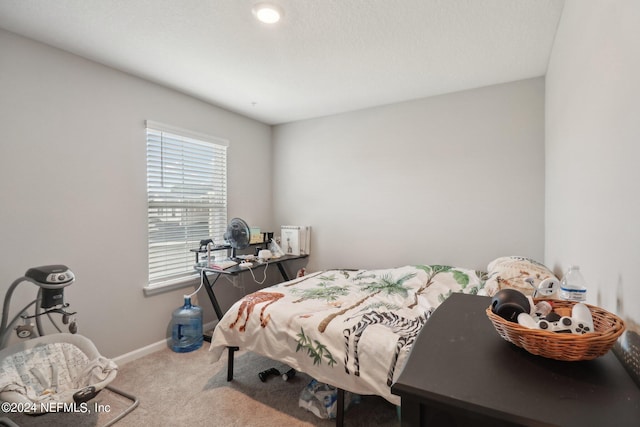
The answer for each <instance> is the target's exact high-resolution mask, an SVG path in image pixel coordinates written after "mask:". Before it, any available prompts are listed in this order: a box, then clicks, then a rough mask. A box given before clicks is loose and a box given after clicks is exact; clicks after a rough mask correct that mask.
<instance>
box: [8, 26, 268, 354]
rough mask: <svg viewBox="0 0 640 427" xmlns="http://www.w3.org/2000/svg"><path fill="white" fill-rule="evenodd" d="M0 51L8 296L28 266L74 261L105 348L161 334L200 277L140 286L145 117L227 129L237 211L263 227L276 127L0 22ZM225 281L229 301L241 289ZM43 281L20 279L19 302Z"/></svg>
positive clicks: (75, 290) (121, 349) (116, 349)
mask: <svg viewBox="0 0 640 427" xmlns="http://www.w3.org/2000/svg"><path fill="white" fill-rule="evenodd" d="M0 52H2V55H0V93H1V94H2V95H1V96H0V129H1V130H2V132H1V135H0V194H1V195H2V199H3V201H2V205H1V208H0V249H1V253H2V256H1V257H0V295H2V297H3V296H4V294H5V292H6V290H7V288H8V287H9V285H10V284H11V283H12V282H13V280H14V279H16V278H18V277H20V276H21V275H23V274H24V272H25V271H26V270H27V269H28V268H29V267H33V266H38V265H45V264H58V263H60V264H66V265H68V266H69V267H70V268H71V269H72V270H73V271H74V273H75V274H76V276H77V280H76V282H75V283H74V284H73V285H71V286H70V287H68V288H66V291H65V297H66V301H67V302H69V303H71V304H72V305H71V307H70V308H71V309H73V310H77V311H78V312H79V313H78V320H79V327H80V333H82V334H84V335H86V336H88V337H90V338H91V339H92V340H93V341H94V342H95V343H96V345H97V347H98V348H99V349H100V350H101V352H102V353H103V354H105V355H106V356H108V357H113V356H117V355H122V354H124V353H127V352H129V351H132V350H134V349H138V348H141V347H144V346H146V345H148V344H151V343H155V342H158V341H160V340H162V339H164V338H165V336H167V335H166V334H167V327H168V324H169V321H170V318H171V312H172V311H173V310H174V309H175V308H176V307H177V306H178V305H180V304H181V302H182V295H183V294H184V293H187V292H192V291H193V287H191V288H187V289H180V290H177V291H173V292H170V293H166V294H161V295H155V296H150V297H145V296H144V295H143V291H142V288H143V286H145V285H146V280H147V249H146V242H147V231H146V227H147V223H146V159H145V156H146V152H145V150H146V147H145V130H144V121H145V120H146V119H151V120H156V121H159V122H164V123H167V124H171V125H174V126H178V127H181V128H185V129H190V130H193V131H197V132H201V133H206V134H210V135H214V136H218V137H221V138H225V139H228V140H229V141H230V148H229V154H228V155H229V165H228V183H229V195H228V203H229V216H230V217H233V216H240V217H242V218H244V219H246V220H247V221H248V222H249V223H250V224H252V225H257V226H262V227H263V228H269V227H270V226H271V223H272V218H271V200H272V192H271V187H270V184H269V182H270V179H269V178H270V170H269V166H268V164H269V161H268V160H269V159H270V156H271V128H270V127H269V126H267V125H264V124H262V123H259V122H256V121H253V120H250V119H247V118H245V117H242V116H239V115H237V114H233V113H230V112H227V111H225V110H222V109H220V108H216V107H213V106H211V105H210V104H206V103H204V102H201V101H198V100H196V99H194V98H191V97H189V96H185V95H182V94H180V93H178V92H175V91H172V90H169V89H166V88H162V87H160V86H158V85H155V84H153V83H150V82H148V81H145V80H141V79H138V78H135V77H132V76H130V75H127V74H125V73H122V72H119V71H116V70H113V69H111V68H107V67H104V66H102V65H99V64H97V63H94V62H91V61H88V60H85V59H82V58H80V57H77V56H74V55H71V54H69V53H66V52H63V51H60V50H57V49H53V48H51V47H48V46H46V45H44V44H40V43H35V42H33V41H30V40H27V39H25V38H22V37H19V36H16V35H14V34H12V33H9V32H6V31H2V30H0ZM256 183H260V185H256ZM240 284H242V283H240ZM220 288H222V289H220V292H221V293H222V294H226V295H227V297H223V300H233V299H235V298H237V297H238V295H237V294H238V292H239V290H238V289H236V288H234V287H233V286H230V285H229V284H228V283H227V284H226V286H223V285H220ZM36 291H37V288H36V287H35V286H33V285H31V284H23V285H20V286H19V287H18V290H17V291H16V294H15V296H14V299H13V302H14V304H12V307H13V309H14V310H15V311H17V310H18V309H19V308H20V307H22V306H24V305H25V304H26V303H27V302H28V301H30V300H31V299H33V298H34V297H35V292H36ZM199 297H200V301H201V302H202V304H201V305H202V306H203V307H204V308H205V321H209V320H211V319H212V318H213V313H212V310H211V309H210V308H209V306H210V304H209V303H208V300H207V299H206V295H205V293H204V291H201V292H200V294H199ZM223 305H225V304H223ZM15 314H16V313H15V312H12V313H11V317H13V316H14V315H15ZM44 323H45V324H46V323H48V321H46V320H45V322H44Z"/></svg>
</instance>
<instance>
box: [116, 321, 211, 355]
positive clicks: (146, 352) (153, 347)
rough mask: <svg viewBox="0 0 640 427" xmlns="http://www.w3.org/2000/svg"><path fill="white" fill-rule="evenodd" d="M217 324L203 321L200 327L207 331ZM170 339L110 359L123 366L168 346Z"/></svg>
mask: <svg viewBox="0 0 640 427" xmlns="http://www.w3.org/2000/svg"><path fill="white" fill-rule="evenodd" d="M217 324H218V321H217V320H214V321H212V322H208V323H205V324H204V325H202V329H203V330H204V331H209V330H211V329H214V328H215V327H216V325H217ZM170 340H171V338H166V339H164V340H160V341H158V342H155V343H153V344H149V345H147V346H144V347H141V348H138V349H136V350H133V351H130V352H129V353H125V354H122V355H120V356H117V357H114V358H113V359H112V360H113V361H114V362H115V363H116V365H118V366H124V365H126V364H127V363H129V362H133V361H134V360H137V359H140V358H141V357H144V356H147V355H149V354H152V353H155V352H156V351H160V350H163V349H166V348H168V347H169V345H170V342H169V341H170ZM205 344H206V343H205Z"/></svg>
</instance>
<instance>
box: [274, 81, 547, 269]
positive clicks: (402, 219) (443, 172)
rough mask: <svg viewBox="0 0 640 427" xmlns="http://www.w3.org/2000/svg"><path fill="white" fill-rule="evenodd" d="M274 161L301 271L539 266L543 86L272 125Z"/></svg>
mask: <svg viewBox="0 0 640 427" xmlns="http://www.w3.org/2000/svg"><path fill="white" fill-rule="evenodd" d="M273 161H274V164H275V170H274V212H275V220H276V221H277V223H279V224H298V225H311V226H312V227H313V232H312V239H311V257H310V260H309V265H310V267H311V270H316V269H325V268H334V267H352V268H363V267H367V268H383V267H392V266H398V265H405V264H412V263H443V264H449V265H457V266H466V267H470V268H478V269H486V266H487V263H488V262H489V261H491V260H492V259H494V258H496V257H498V256H504V255H526V256H530V257H533V258H536V259H539V260H542V257H543V248H544V80H543V79H542V78H536V79H530V80H524V81H519V82H515V83H509V84H503V85H497V86H491V87H485V88H481V89H476V90H470V91H465V92H459V93H454V94H449V95H443V96H437V97H432V98H426V99H420V100H416V101H412V102H404V103H399V104H394V105H388V106H384V107H379V108H372V109H367V110H361V111H356V112H352V113H346V114H340V115H335V116H331V117H325V118H319V119H314V120H306V121H300V122H295V123H290V124H285V125H279V126H276V127H275V128H274V152H273Z"/></svg>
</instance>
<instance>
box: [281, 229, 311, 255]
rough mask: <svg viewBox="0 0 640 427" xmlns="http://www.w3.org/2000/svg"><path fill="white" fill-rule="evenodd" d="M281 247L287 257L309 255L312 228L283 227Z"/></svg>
mask: <svg viewBox="0 0 640 427" xmlns="http://www.w3.org/2000/svg"><path fill="white" fill-rule="evenodd" d="M280 247H281V248H282V251H283V252H284V254H285V255H296V256H298V255H309V249H310V247H311V227H310V226H306V225H305V226H300V225H283V226H282V227H281V229H280Z"/></svg>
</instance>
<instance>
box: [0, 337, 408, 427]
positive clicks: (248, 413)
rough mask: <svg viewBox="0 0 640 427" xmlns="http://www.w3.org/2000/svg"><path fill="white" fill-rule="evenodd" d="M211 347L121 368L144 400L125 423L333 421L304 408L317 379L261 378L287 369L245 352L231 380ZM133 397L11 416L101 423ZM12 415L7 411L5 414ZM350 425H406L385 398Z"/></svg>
mask: <svg viewBox="0 0 640 427" xmlns="http://www.w3.org/2000/svg"><path fill="white" fill-rule="evenodd" d="M208 348H209V347H208V344H207V343H205V345H204V346H203V348H201V349H200V350H197V351H194V352H191V353H184V354H179V353H174V352H172V351H171V350H170V349H168V348H167V349H164V350H162V351H159V352H156V353H154V354H151V355H149V356H146V357H143V358H141V359H138V360H136V361H133V362H131V363H128V364H127V365H125V366H123V367H121V368H120V370H119V373H118V377H117V378H116V379H115V380H114V381H113V382H112V383H111V385H112V386H114V387H117V388H119V389H121V390H123V391H125V392H128V393H130V394H133V395H135V396H136V397H137V398H138V399H139V401H140V404H139V406H138V408H136V409H135V410H134V411H133V412H131V413H130V414H129V415H127V416H126V417H125V418H123V419H122V420H121V421H119V422H118V423H117V424H116V426H117V427H127V426H131V427H140V426H160V425H162V426H186V425H193V426H200V425H216V426H238V427H250V426H260V427H263V426H264V427H270V426H273V427H282V426H285V425H286V426H327V427H329V426H333V425H335V421H334V420H322V419H320V418H318V417H316V416H315V415H313V414H312V413H311V412H308V411H306V410H305V409H302V408H300V407H299V406H298V398H299V396H300V392H301V391H302V389H303V388H304V387H305V386H306V385H307V384H308V383H309V381H310V380H311V379H310V378H309V377H308V376H307V375H305V374H301V373H298V374H297V375H296V376H294V377H293V378H292V379H291V380H289V381H283V380H282V378H280V377H271V378H269V379H268V380H267V381H266V382H264V383H263V382H261V381H260V379H259V378H258V372H260V371H263V370H265V369H268V368H271V367H275V368H276V369H278V370H279V371H281V372H283V371H285V370H286V369H287V367H286V366H284V365H282V364H279V363H277V362H273V361H271V360H269V359H266V358H263V357H261V356H258V355H256V354H253V353H244V352H238V353H236V357H235V369H234V380H233V381H232V382H227V378H226V376H227V367H226V362H227V360H226V356H224V357H223V358H222V359H220V360H219V361H217V362H215V363H213V362H212V361H211V357H210V355H209V353H208ZM128 403H129V402H128V401H127V400H126V399H124V398H122V397H121V396H118V395H115V394H113V393H111V392H110V391H108V390H104V391H102V392H101V393H100V394H99V395H98V396H97V397H96V398H94V399H93V400H91V401H90V402H89V404H88V408H87V411H86V413H53V414H45V415H40V416H35V417H34V416H27V415H21V414H8V417H9V418H10V419H11V420H12V421H14V422H16V423H17V424H18V425H19V426H21V427H30V426H33V427H40V426H43V427H51V426H78V427H89V426H101V425H104V424H106V423H108V422H109V421H110V420H112V419H113V418H114V417H115V416H117V414H118V413H120V412H121V411H122V410H123V409H124V408H125V407H126V406H127V404H128ZM5 416H7V415H5ZM345 425H347V426H363V427H364V426H367V427H368V426H389V427H391V426H393V427H397V426H399V425H400V422H399V420H398V416H397V411H396V408H395V406H393V405H392V404H390V403H389V402H387V401H386V400H384V399H382V398H380V397H377V396H363V397H362V401H361V402H360V403H359V404H357V405H354V406H352V407H351V408H349V409H348V410H347V412H346V414H345Z"/></svg>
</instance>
